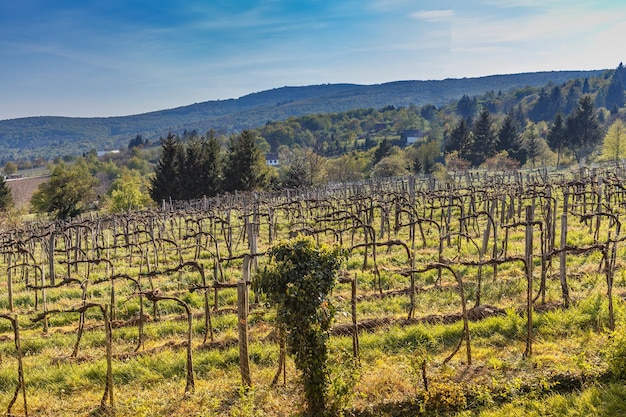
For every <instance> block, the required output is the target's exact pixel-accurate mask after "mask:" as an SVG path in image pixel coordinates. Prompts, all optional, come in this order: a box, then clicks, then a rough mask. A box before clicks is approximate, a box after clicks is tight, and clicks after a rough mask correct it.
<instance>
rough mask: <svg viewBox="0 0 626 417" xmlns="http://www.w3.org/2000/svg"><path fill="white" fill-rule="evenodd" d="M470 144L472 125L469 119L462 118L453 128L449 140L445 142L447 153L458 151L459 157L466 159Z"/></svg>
mask: <svg viewBox="0 0 626 417" xmlns="http://www.w3.org/2000/svg"><path fill="white" fill-rule="evenodd" d="M469 144H470V127H469V125H468V123H467V120H465V119H461V120H459V123H458V124H457V125H456V126H455V127H454V129H452V131H451V132H450V135H449V137H448V140H446V142H445V144H444V151H445V152H446V153H451V152H455V151H456V152H457V153H458V155H459V158H463V159H465V158H466V157H467V152H468V150H469Z"/></svg>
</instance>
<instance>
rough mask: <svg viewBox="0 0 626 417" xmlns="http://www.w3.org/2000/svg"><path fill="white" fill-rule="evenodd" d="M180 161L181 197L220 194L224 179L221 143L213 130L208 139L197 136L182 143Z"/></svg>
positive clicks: (188, 197) (187, 198)
mask: <svg viewBox="0 0 626 417" xmlns="http://www.w3.org/2000/svg"><path fill="white" fill-rule="evenodd" d="M179 161H180V162H179V163H178V171H179V172H178V177H179V183H180V187H181V189H182V192H181V195H180V197H181V199H183V200H192V199H198V198H202V197H204V196H214V195H217V194H218V192H219V191H220V188H221V180H222V179H221V176H222V166H221V160H220V144H219V143H218V142H217V139H216V138H215V136H214V135H212V134H211V132H210V133H209V139H208V140H206V139H204V138H200V137H197V136H196V137H194V138H192V139H190V140H189V142H187V143H184V144H182V148H181V151H180V152H179Z"/></svg>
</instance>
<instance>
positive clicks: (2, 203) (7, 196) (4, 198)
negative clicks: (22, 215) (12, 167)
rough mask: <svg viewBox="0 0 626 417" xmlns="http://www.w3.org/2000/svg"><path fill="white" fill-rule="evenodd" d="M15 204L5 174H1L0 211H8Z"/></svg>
mask: <svg viewBox="0 0 626 417" xmlns="http://www.w3.org/2000/svg"><path fill="white" fill-rule="evenodd" d="M12 205H13V196H12V195H11V189H10V188H9V186H8V184H7V182H6V180H5V179H4V175H0V211H7V209H9V208H10V207H11V206H12Z"/></svg>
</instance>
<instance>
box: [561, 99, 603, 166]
mask: <svg viewBox="0 0 626 417" xmlns="http://www.w3.org/2000/svg"><path fill="white" fill-rule="evenodd" d="M566 131H567V138H568V140H567V146H568V147H569V148H570V149H571V150H572V152H573V153H574V155H575V156H576V160H577V161H578V162H579V163H581V164H582V163H584V160H585V158H586V157H587V156H588V155H589V154H591V152H593V150H594V148H595V147H596V145H597V144H598V143H599V142H600V139H601V138H602V130H601V128H600V124H599V122H598V118H597V116H596V113H595V111H594V108H593V100H592V98H591V96H589V95H586V96H582V97H581V98H580V101H579V103H578V107H577V108H576V109H575V110H574V112H573V113H572V114H570V115H569V117H568V118H567V122H566Z"/></svg>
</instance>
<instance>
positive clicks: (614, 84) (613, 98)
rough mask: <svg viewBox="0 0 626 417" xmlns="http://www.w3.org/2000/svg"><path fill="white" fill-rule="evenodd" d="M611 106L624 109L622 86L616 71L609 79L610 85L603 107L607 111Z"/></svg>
mask: <svg viewBox="0 0 626 417" xmlns="http://www.w3.org/2000/svg"><path fill="white" fill-rule="evenodd" d="M613 106H617V107H624V84H623V83H622V79H621V77H620V75H619V74H618V72H617V71H615V72H614V73H613V76H612V77H611V83H610V84H609V88H608V90H607V91H606V98H605V107H606V108H607V109H610V108H612V107H613Z"/></svg>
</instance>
